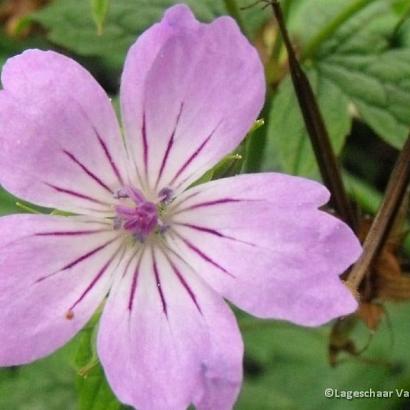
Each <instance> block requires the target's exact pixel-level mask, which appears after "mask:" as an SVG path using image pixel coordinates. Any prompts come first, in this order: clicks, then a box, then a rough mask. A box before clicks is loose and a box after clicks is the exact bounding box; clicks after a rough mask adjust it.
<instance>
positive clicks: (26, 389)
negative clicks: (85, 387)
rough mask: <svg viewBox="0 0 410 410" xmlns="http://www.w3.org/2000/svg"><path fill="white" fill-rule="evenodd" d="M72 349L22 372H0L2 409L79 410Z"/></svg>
mask: <svg viewBox="0 0 410 410" xmlns="http://www.w3.org/2000/svg"><path fill="white" fill-rule="evenodd" d="M71 353H72V352H71V347H70V345H69V346H66V347H65V348H63V349H61V350H59V351H58V352H57V353H55V354H54V355H52V356H50V357H48V358H46V359H42V360H40V361H38V362H35V363H33V364H30V365H27V366H23V367H19V368H17V367H16V368H5V369H0V409H2V410H63V409H64V410H76V407H75V404H74V403H75V388H74V384H73V380H74V377H75V372H74V371H73V369H72V368H70V367H69V366H68V358H69V356H70V355H71Z"/></svg>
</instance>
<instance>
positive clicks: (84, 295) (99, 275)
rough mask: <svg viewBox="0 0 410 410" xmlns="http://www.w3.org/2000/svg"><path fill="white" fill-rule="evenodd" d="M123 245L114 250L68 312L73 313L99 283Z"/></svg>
mask: <svg viewBox="0 0 410 410" xmlns="http://www.w3.org/2000/svg"><path fill="white" fill-rule="evenodd" d="M122 247H123V245H122V244H121V245H120V246H119V247H118V249H117V250H116V251H115V252H114V254H113V255H112V256H111V257H110V259H108V261H107V262H106V263H105V264H104V266H103V267H102V268H101V269H100V270H99V271H98V273H97V275H95V277H94V278H93V280H92V281H91V282H90V284H89V285H88V286H87V288H86V289H85V290H84V291H83V293H82V294H81V295H80V297H79V298H78V299H77V300H76V301H75V302H74V303H73V304H72V305H71V306H70V308H69V309H68V310H67V312H69V313H70V312H71V313H72V311H73V309H74V308H75V307H76V306H77V305H78V304H79V303H80V302H81V301H82V300H83V299H84V298H85V297H86V296H87V294H88V293H89V292H90V290H91V289H92V288H93V287H94V286H95V285H96V284H97V283H98V281H99V280H100V279H101V278H102V276H103V275H104V273H105V272H106V271H107V269H108V268H109V266H110V265H111V263H112V261H113V260H114V259H115V258H116V257H117V255H118V254H119V252H120V250H121V249H122Z"/></svg>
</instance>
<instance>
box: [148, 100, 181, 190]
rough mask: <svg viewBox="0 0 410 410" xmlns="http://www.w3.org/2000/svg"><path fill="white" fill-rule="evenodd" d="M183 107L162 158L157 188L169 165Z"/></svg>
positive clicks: (156, 183)
mask: <svg viewBox="0 0 410 410" xmlns="http://www.w3.org/2000/svg"><path fill="white" fill-rule="evenodd" d="M183 107H184V103H181V106H180V109H179V112H178V115H177V119H176V121H175V126H174V130H173V131H172V133H171V137H170V138H169V141H168V145H167V148H166V151H165V154H164V157H163V158H162V162H161V168H160V169H159V173H158V177H157V181H156V182H155V186H156V187H157V186H158V183H159V180H160V179H161V177H162V173H163V171H164V168H165V165H166V163H167V161H168V157H169V153H170V151H171V148H172V146H173V145H174V137H175V133H176V131H177V128H178V124H179V120H180V118H181V114H182V109H183Z"/></svg>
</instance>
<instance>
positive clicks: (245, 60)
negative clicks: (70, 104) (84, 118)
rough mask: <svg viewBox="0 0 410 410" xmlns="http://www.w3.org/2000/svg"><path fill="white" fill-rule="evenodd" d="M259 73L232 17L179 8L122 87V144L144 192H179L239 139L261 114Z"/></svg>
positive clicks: (149, 36)
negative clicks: (203, 16) (206, 19)
mask: <svg viewBox="0 0 410 410" xmlns="http://www.w3.org/2000/svg"><path fill="white" fill-rule="evenodd" d="M264 93H265V80H264V73H263V67H262V64H261V62H260V60H259V57H258V54H257V52H256V50H255V49H254V48H253V47H252V46H251V45H250V44H249V42H248V41H247V40H246V38H245V37H244V36H243V35H242V34H241V32H240V31H239V28H238V27H237V25H236V23H235V22H234V20H232V19H231V18H229V17H222V18H219V19H216V20H215V21H214V22H213V23H211V24H201V23H199V22H198V21H196V20H195V18H194V16H193V15H192V13H191V12H190V10H189V9H188V8H187V7H186V6H184V5H179V6H175V7H173V8H171V9H170V10H168V11H167V12H166V14H165V16H164V18H163V20H162V21H161V23H159V24H157V25H155V26H153V27H152V28H151V29H149V30H148V31H147V32H145V33H144V35H143V36H141V37H140V38H139V39H138V41H137V42H136V43H135V45H134V46H133V47H132V48H131V50H130V52H129V55H128V57H127V61H126V64H125V69H124V74H123V78H122V85H121V102H122V110H123V117H124V124H125V128H126V134H127V140H128V143H129V145H130V148H131V151H132V152H133V153H134V154H133V156H134V160H135V162H136V167H137V169H138V172H139V175H140V177H141V178H140V179H142V180H143V182H144V181H145V184H146V185H148V186H145V189H146V190H148V191H151V190H154V191H155V192H158V191H159V190H161V189H163V188H172V189H173V190H181V189H182V188H183V187H186V186H188V185H189V184H190V183H191V182H192V181H194V180H195V179H196V178H198V177H199V176H201V174H202V173H204V172H205V171H206V170H207V169H208V168H210V167H211V166H212V165H214V164H215V163H216V162H217V161H218V160H220V159H221V158H222V157H223V156H225V155H226V154H228V153H229V152H230V151H232V150H233V149H234V148H235V147H236V146H237V145H238V144H239V143H240V142H241V140H242V139H243V138H244V136H245V134H246V132H247V131H248V129H249V128H250V127H251V125H252V123H253V122H254V121H255V119H256V118H257V115H258V113H259V111H260V110H261V108H262V105H263V101H264Z"/></svg>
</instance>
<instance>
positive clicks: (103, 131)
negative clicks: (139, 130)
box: [0, 50, 126, 213]
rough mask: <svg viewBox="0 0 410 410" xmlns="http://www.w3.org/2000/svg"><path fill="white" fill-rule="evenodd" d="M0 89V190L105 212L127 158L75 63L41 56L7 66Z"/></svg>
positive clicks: (103, 101) (107, 113) (96, 89)
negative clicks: (4, 189)
mask: <svg viewBox="0 0 410 410" xmlns="http://www.w3.org/2000/svg"><path fill="white" fill-rule="evenodd" d="M2 83H3V87H4V90H2V91H0V124H1V127H0V148H1V149H0V182H1V184H2V185H3V186H4V187H5V188H6V189H7V190H8V191H10V192H11V193H13V194H14V195H16V196H18V197H20V198H23V199H25V200H27V201H30V202H34V203H36V204H39V205H43V206H47V207H52V208H59V209H63V210H66V211H74V212H80V213H89V212H90V211H93V210H94V211H96V212H101V211H106V210H107V207H108V206H109V205H110V204H112V203H113V193H114V191H115V190H117V189H119V188H121V186H122V185H123V180H124V179H125V178H126V175H125V174H126V172H125V170H124V164H125V159H126V157H125V150H124V147H123V143H122V139H121V136H120V131H119V127H118V123H117V120H116V118H115V114H114V111H113V108H112V106H111V103H110V101H109V99H108V97H107V95H106V94H105V92H104V90H103V89H102V88H101V87H100V86H99V85H98V83H97V82H96V81H95V80H94V79H93V78H92V76H91V75H90V74H89V73H88V72H87V71H86V70H85V69H84V68H82V67H81V66H80V65H79V64H77V63H76V62H75V61H73V60H71V59H70V58H68V57H65V56H63V55H61V54H58V53H55V52H52V51H46V52H44V51H40V50H28V51H25V52H24V53H23V54H20V55H18V56H16V57H13V58H11V59H9V60H8V61H7V63H6V64H5V66H4V68H3V72H2Z"/></svg>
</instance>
